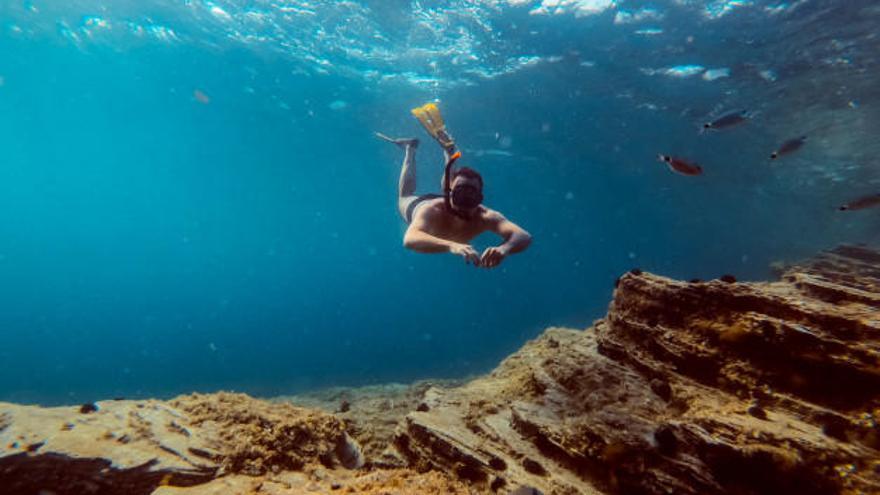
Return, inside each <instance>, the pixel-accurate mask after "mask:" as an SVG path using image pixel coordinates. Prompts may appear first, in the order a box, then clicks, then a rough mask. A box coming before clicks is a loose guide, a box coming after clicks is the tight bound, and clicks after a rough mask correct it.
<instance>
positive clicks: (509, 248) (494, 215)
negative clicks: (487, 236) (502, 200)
mask: <svg viewBox="0 0 880 495" xmlns="http://www.w3.org/2000/svg"><path fill="white" fill-rule="evenodd" d="M487 221H488V222H489V230H491V231H492V232H495V233H496V234H498V235H499V236H501V238H502V239H504V242H503V243H501V244H500V245H499V246H496V247H490V248H488V249H486V250H485V251H483V255H482V256H481V257H480V266H484V267H486V268H493V267H495V266H498V264H499V263H501V261H502V260H503V259H504V258H506V257H507V256H508V255H511V254H516V253H519V252H522V251H525V250H526V248H528V247H529V245H530V244H531V243H532V236H531V234H529V233H528V232H526V231H525V229H523V228H522V227H520V226H519V225H517V224H515V223H513V222H511V221H510V220H508V219H507V218H505V217H504V215H502V214H501V213H498V212H497V211H493V212H491V213H489V215H488V218H487Z"/></svg>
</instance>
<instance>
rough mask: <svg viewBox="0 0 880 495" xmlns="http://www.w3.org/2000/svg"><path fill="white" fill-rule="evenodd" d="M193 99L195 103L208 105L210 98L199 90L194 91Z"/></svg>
mask: <svg viewBox="0 0 880 495" xmlns="http://www.w3.org/2000/svg"><path fill="white" fill-rule="evenodd" d="M193 98H195V99H196V101H197V102H199V103H201V104H202V105H207V104H208V103H211V97H210V96H208V95H206V94H205V93H204V92H203V91H202V90H200V89H196V90H194V91H193Z"/></svg>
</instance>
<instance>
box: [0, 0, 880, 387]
mask: <svg viewBox="0 0 880 495" xmlns="http://www.w3.org/2000/svg"><path fill="white" fill-rule="evenodd" d="M878 22H880V8H878V6H877V5H876V2H870V1H847V2H839V1H821V0H801V1H793V2H780V1H749V0H739V1H708V2H705V1H702V2H701V1H695V0H694V1H686V0H677V1H656V2H638V1H612V0H580V1H576V0H569V1H558V2H556V1H550V0H544V2H543V3H542V2H541V1H528V0H516V1H514V0H510V1H501V0H495V1H482V2H464V1H450V2H432V1H423V2H404V1H390V0H386V1H369V2H367V1H362V2H296V1H288V0H272V1H269V0H252V1H240V0H238V1H233V0H229V1H217V2H215V3H212V2H206V1H201V0H174V1H172V0H164V1H163V0H145V1H137V2H136V1H133V0H129V1H121V0H120V1H113V2H110V1H104V2H99V1H96V0H76V1H68V2H51V1H27V2H22V1H19V0H8V1H6V2H3V5H0V115H2V118H0V149H2V154H0V281H2V282H0V336H2V346H0V361H2V363H3V372H2V374H0V400H16V401H36V402H41V403H47V404H52V403H69V402H82V401H85V400H94V399H100V398H108V397H118V396H124V397H130V398H134V397H149V396H163V397H164V396H169V395H172V394H177V393H182V392H189V391H192V390H199V391H211V390H218V389H233V390H239V391H245V392H250V393H254V394H282V393H291V392H296V391H302V390H306V389H311V388H315V387H323V386H329V385H359V384H367V383H378V382H386V381H409V380H414V379H418V378H427V377H462V376H467V375H470V374H474V373H482V372H485V371H487V370H489V369H491V368H492V367H493V366H494V365H495V364H496V363H497V362H498V360H500V359H502V358H503V357H504V356H506V355H507V354H509V353H510V352H512V351H513V350H515V349H516V348H518V347H519V346H520V345H522V343H523V342H524V341H525V340H527V339H529V338H532V337H534V336H535V335H537V334H538V333H539V332H540V331H541V330H542V329H543V328H545V327H546V326H549V325H565V326H573V327H577V328H584V327H587V326H589V325H590V323H591V322H592V321H593V319H595V318H599V317H601V316H602V315H603V314H604V312H605V308H606V306H607V304H608V302H609V300H610V297H611V293H612V289H613V283H614V280H615V278H616V277H617V276H618V275H619V274H620V273H621V272H623V271H625V270H628V269H630V268H632V267H640V268H641V269H643V270H649V271H652V272H657V273H661V274H665V275H669V276H673V277H679V278H687V279H689V278H694V277H699V278H713V277H717V276H719V275H722V274H725V273H731V274H734V275H736V276H737V277H738V278H739V279H746V280H750V279H751V280H760V279H767V278H769V277H770V276H771V274H770V270H769V265H770V263H772V262H774V261H778V260H794V259H797V258H799V257H803V256H808V255H810V254H812V253H814V252H815V251H816V250H818V249H822V248H826V247H831V246H833V245H835V244H837V243H841V242H868V243H871V242H874V243H876V242H878V241H880V209H874V210H870V209H869V210H863V211H852V212H840V211H837V210H836V208H837V207H838V206H839V205H841V204H843V203H845V202H847V201H849V200H852V199H854V198H858V197H861V196H864V195H867V194H876V193H878V192H880V162H878V158H877V156H878V151H880V141H878V140H877V138H876V136H877V130H878V128H880V127H878V125H880V110H878V108H880V107H878V105H880V92H878V89H877V88H878V87H880V86H878V84H877V82H878V67H880V37H878V36H877V34H876V26H877V25H878ZM426 101H437V102H438V104H439V105H440V107H441V109H442V110H443V112H444V116H445V117H446V121H447V124H448V126H449V129H450V131H451V132H452V134H453V135H454V136H455V137H456V139H457V142H458V144H459V145H460V147H461V148H462V150H463V152H464V158H463V159H462V162H463V163H464V164H467V165H470V166H472V167H474V168H477V169H478V170H479V171H480V172H481V173H482V174H483V177H484V179H485V183H486V188H485V196H486V201H485V202H486V204H487V205H488V206H490V207H492V208H495V209H498V210H500V211H501V212H503V213H504V214H506V215H507V217H508V218H510V219H511V220H513V221H514V222H516V223H518V224H520V225H522V226H523V227H524V228H525V229H527V230H528V231H529V232H530V233H531V234H532V235H533V237H534V242H533V244H532V246H531V248H530V249H529V250H528V251H526V252H525V253H523V254H520V255H517V256H514V257H511V258H509V259H507V260H505V261H504V263H503V264H502V265H501V266H500V267H498V268H496V269H494V270H478V269H475V268H473V267H470V266H465V265H464V264H463V263H462V262H461V260H460V259H458V258H454V257H453V256H451V255H422V254H417V253H414V252H410V251H407V250H405V249H404V248H403V247H402V234H403V231H404V228H405V225H404V224H403V222H402V221H401V220H400V218H399V217H398V216H397V212H396V197H395V195H396V188H397V174H398V172H399V166H400V161H401V158H402V153H401V152H400V151H399V150H397V149H396V148H395V147H393V146H391V145H388V144H386V143H383V142H380V141H378V140H376V139H375V138H374V137H373V136H372V133H373V131H382V132H385V133H388V134H392V135H398V136H418V137H420V138H422V142H423V144H422V146H421V148H420V149H419V155H418V159H419V160H418V165H419V170H418V172H419V192H437V189H438V187H439V173H440V168H441V165H442V163H441V155H440V151H439V148H437V147H436V146H435V145H433V143H432V142H430V140H429V139H428V138H427V136H426V135H425V133H424V131H423V130H422V129H421V128H420V127H419V125H418V123H417V121H416V120H415V119H413V117H412V116H411V115H410V113H409V109H410V108H413V107H415V106H418V105H420V104H422V103H424V102H426ZM738 109H745V110H749V111H750V112H752V117H751V119H750V120H749V121H748V122H746V123H745V124H743V125H740V126H737V127H734V128H730V129H724V130H722V131H718V132H710V133H705V134H701V133H700V132H699V129H700V128H701V126H702V124H703V123H705V122H707V121H709V120H712V119H713V118H714V117H717V116H719V115H721V114H723V113H724V112H725V111H729V110H738ZM803 134H806V135H807V136H808V141H807V144H806V145H805V146H804V147H803V148H802V149H801V150H798V151H797V152H796V153H793V154H791V155H788V156H786V157H783V158H782V159H780V160H778V161H775V162H772V163H771V162H770V161H769V160H768V156H769V154H770V153H771V152H772V151H773V150H774V149H776V147H778V146H779V145H780V144H781V143H782V142H784V141H785V140H787V139H789V138H792V137H796V136H799V135H803ZM658 153H664V154H672V155H675V156H681V157H684V158H687V159H691V160H695V161H697V162H699V163H700V164H701V165H702V166H703V168H704V174H703V175H701V176H698V177H686V176H682V175H677V174H673V173H672V172H670V171H669V169H668V168H667V167H666V166H665V165H664V164H662V163H660V162H658V161H657V159H656V156H657V154H658ZM494 242H496V241H495V240H494V239H493V238H492V237H491V236H485V237H481V238H479V239H478V240H477V241H476V242H475V246H476V247H477V248H478V249H480V250H481V249H482V248H485V247H486V246H489V245H492V243H494Z"/></svg>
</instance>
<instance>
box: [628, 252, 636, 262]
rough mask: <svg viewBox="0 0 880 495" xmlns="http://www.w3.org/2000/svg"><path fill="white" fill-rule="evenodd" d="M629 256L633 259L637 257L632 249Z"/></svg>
mask: <svg viewBox="0 0 880 495" xmlns="http://www.w3.org/2000/svg"><path fill="white" fill-rule="evenodd" d="M627 256H628V257H629V259H631V260H634V259H636V253H634V252H632V251H630V252H629V253H627Z"/></svg>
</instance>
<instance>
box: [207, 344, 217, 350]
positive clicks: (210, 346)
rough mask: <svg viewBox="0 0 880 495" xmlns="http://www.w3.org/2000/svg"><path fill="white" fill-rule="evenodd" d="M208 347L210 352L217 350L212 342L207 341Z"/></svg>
mask: <svg viewBox="0 0 880 495" xmlns="http://www.w3.org/2000/svg"><path fill="white" fill-rule="evenodd" d="M208 349H210V350H211V352H217V346H216V345H215V344H214V343H213V342H208Z"/></svg>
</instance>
